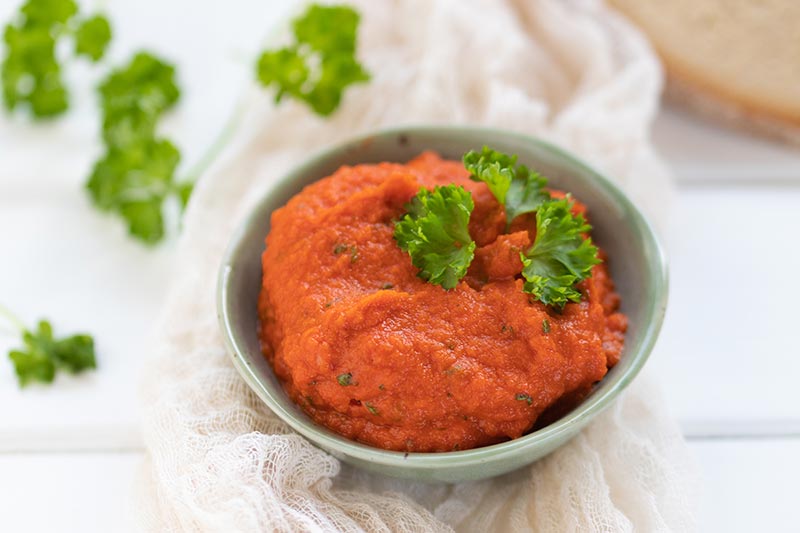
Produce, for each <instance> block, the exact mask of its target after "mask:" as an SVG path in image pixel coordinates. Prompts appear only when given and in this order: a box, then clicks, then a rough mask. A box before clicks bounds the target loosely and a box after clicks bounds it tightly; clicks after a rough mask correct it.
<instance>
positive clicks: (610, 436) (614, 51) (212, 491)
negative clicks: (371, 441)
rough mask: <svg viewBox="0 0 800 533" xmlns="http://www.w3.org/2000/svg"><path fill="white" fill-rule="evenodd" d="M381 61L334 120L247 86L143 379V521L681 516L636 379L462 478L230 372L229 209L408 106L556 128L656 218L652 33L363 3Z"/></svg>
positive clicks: (669, 524)
mask: <svg viewBox="0 0 800 533" xmlns="http://www.w3.org/2000/svg"><path fill="white" fill-rule="evenodd" d="M354 4H355V6H356V8H357V9H358V10H359V12H360V13H361V15H362V23H361V28H360V42H359V53H360V56H361V58H362V60H363V61H364V63H365V64H366V66H367V68H368V69H369V70H370V71H371V73H372V80H371V81H370V82H369V83H367V84H363V85H358V86H355V87H353V88H351V89H350V90H348V91H347V93H346V95H345V98H344V101H343V103H342V106H341V108H340V109H339V110H338V111H337V112H336V113H335V114H334V115H333V116H332V117H330V118H329V119H326V120H323V119H320V118H318V117H315V116H314V115H313V114H312V113H311V112H309V110H308V109H307V108H305V107H304V106H302V105H300V104H296V103H293V102H288V101H287V102H283V103H281V104H280V105H278V106H274V105H273V103H272V99H271V96H270V95H268V94H266V93H265V92H264V91H258V92H257V93H256V96H254V97H251V98H250V99H249V100H247V102H248V103H247V104H246V116H247V118H246V120H245V123H244V125H242V126H241V128H240V129H239V132H238V134H237V136H236V138H235V141H234V143H233V145H232V146H233V147H232V148H231V150H229V153H228V157H226V158H224V160H223V163H221V164H219V165H218V168H217V169H216V171H215V172H213V173H212V174H210V175H208V176H207V177H206V178H204V179H203V180H201V182H200V183H199V184H198V186H197V189H196V192H195V193H194V196H193V198H192V202H191V205H190V207H189V210H188V212H187V214H186V218H185V226H184V230H183V235H182V242H181V246H180V250H179V258H178V261H179V263H178V267H179V271H180V273H181V274H180V276H179V277H178V278H177V279H176V280H175V282H174V284H173V286H172V289H171V292H170V294H169V297H168V301H167V304H166V306H165V309H164V311H163V316H162V318H161V321H160V327H159V330H158V333H157V335H156V342H155V349H154V351H155V354H154V356H153V357H152V358H151V360H150V361H149V363H148V365H147V368H146V371H145V376H144V379H143V394H142V402H143V421H142V422H143V431H144V438H145V441H146V444H147V450H148V454H147V460H146V464H145V466H144V468H143V471H142V475H141V476H140V477H141V479H140V480H139V483H138V489H139V490H138V491H137V493H138V496H139V497H138V499H137V503H138V509H137V515H138V516H139V517H140V518H142V519H143V522H144V523H143V526H144V527H145V528H146V529H148V530H152V531H225V532H230V531H248V532H249V531H332V530H340V531H365V530H366V531H451V530H456V531H490V530H496V531H505V530H509V531H528V530H535V531H559V532H561V531H609V532H619V531H633V530H637V531H648V532H650V531H687V530H693V529H694V509H693V507H694V502H695V494H694V485H693V473H692V467H691V461H690V460H689V456H688V452H687V449H686V446H685V443H684V442H683V440H682V438H681V436H680V432H679V430H678V427H677V426H676V424H675V423H674V422H673V421H671V419H670V418H669V416H668V415H667V414H666V413H665V412H664V411H663V409H662V407H661V402H660V400H659V399H658V398H656V397H654V394H653V388H652V386H650V385H643V383H644V382H645V381H646V379H643V378H642V377H640V378H639V379H638V380H637V382H636V383H634V385H633V386H632V387H631V388H630V389H629V390H628V391H627V393H626V394H624V396H623V397H622V398H621V399H619V400H618V401H617V402H616V403H615V404H614V405H613V406H612V407H611V408H609V409H608V410H607V411H606V412H605V413H603V414H602V415H601V416H600V417H598V419H597V420H596V421H595V422H594V423H592V424H591V425H590V426H589V427H588V428H587V429H586V430H584V431H583V432H582V433H581V434H580V435H579V436H578V437H576V438H575V439H573V440H572V441H571V442H569V443H568V444H567V445H565V446H564V447H562V448H561V449H559V450H558V451H556V452H555V453H553V454H552V455H550V456H548V457H547V458H545V459H543V460H541V461H539V462H538V463H536V464H534V465H532V466H531V467H528V468H525V469H522V470H520V471H517V472H514V473H511V474H508V475H505V476H501V477H498V478H494V479H490V480H484V481H478V482H470V483H462V484H458V485H424V484H419V483H413V482H408V481H400V480H393V479H388V478H384V477H380V476H376V475H372V474H367V473H365V472H362V471H359V470H355V469H353V468H351V467H348V466H346V465H343V464H340V462H339V461H338V460H336V459H334V458H333V457H331V456H329V455H328V454H326V453H325V452H323V451H321V450H319V449H317V448H315V447H314V446H312V445H311V444H309V442H308V441H306V440H305V439H304V438H303V437H301V436H299V435H297V434H295V433H293V432H292V431H291V430H290V429H289V428H288V427H287V426H286V425H285V424H284V423H283V422H281V421H280V420H279V419H278V418H277V417H276V416H275V415H273V414H272V412H270V411H269V409H267V408H266V407H265V406H264V405H263V403H262V402H261V401H260V400H259V399H258V398H257V397H256V396H255V394H253V393H252V392H251V391H250V390H249V389H248V387H247V385H246V384H245V383H244V381H243V380H242V379H240V378H239V376H238V374H237V372H236V370H235V369H234V368H233V366H232V364H231V363H230V361H229V358H228V354H227V353H226V351H225V348H224V346H223V342H222V339H221V334H220V330H219V327H218V325H217V317H216V312H215V285H216V275H217V268H218V265H219V261H220V258H221V256H222V253H223V250H224V248H225V246H226V245H227V242H228V239H229V237H230V235H231V232H232V230H233V228H234V227H235V226H236V225H237V224H238V223H239V222H240V221H241V220H242V219H243V216H244V215H245V214H246V212H247V211H248V207H249V206H252V205H253V204H254V202H255V201H256V200H258V199H259V198H260V197H262V195H263V194H264V193H265V192H266V191H267V190H268V189H269V188H270V186H271V184H273V183H274V182H275V180H276V179H278V178H280V177H281V176H282V175H283V174H284V173H285V172H286V171H287V170H288V169H289V168H291V167H292V166H294V165H296V164H298V163H300V162H302V161H304V160H305V159H306V158H308V157H309V155H310V154H311V153H312V152H316V151H318V150H320V149H323V148H325V147H328V146H330V145H332V144H334V143H337V142H340V141H342V140H344V139H346V138H348V137H351V136H353V135H357V134H360V133H363V132H366V131H370V130H374V129H376V128H381V127H388V126H396V125H399V124H410V123H417V124H475V125H486V126H494V127H498V128H503V129H508V130H516V131H520V132H524V133H528V134H532V135H536V136H540V137H544V138H548V139H550V140H551V141H554V142H556V143H558V144H561V145H562V146H565V147H566V148H568V149H571V150H573V151H575V152H577V153H579V154H581V155H582V156H583V157H584V158H586V159H587V160H589V161H590V162H591V163H593V164H594V165H596V166H598V167H599V168H601V169H602V170H604V171H606V172H607V173H608V174H609V175H611V176H613V177H615V179H617V180H618V182H619V183H620V184H621V185H622V187H624V188H625V189H626V190H627V191H628V192H629V194H631V195H632V196H633V197H634V199H635V200H636V201H637V202H638V203H639V205H641V206H643V207H644V208H645V210H648V211H649V212H650V214H651V215H652V216H654V217H655V218H656V219H659V218H660V217H662V216H663V209H665V206H666V205H667V202H666V201H665V200H666V199H667V198H668V197H669V193H670V186H669V180H668V179H667V178H666V176H665V174H664V172H663V171H662V170H661V168H660V166H659V165H658V163H657V161H656V160H655V158H654V157H653V155H652V153H651V150H650V148H649V147H648V131H649V125H650V122H651V119H652V117H653V114H654V112H655V110H656V108H657V103H658V93H659V90H660V85H661V75H660V70H659V67H658V64H657V61H656V59H655V58H654V56H653V53H652V52H651V50H650V48H649V47H648V46H647V44H646V43H645V42H644V41H643V39H642V38H641V37H640V36H639V34H638V33H636V32H635V31H634V30H633V29H632V28H631V27H629V26H628V25H626V24H625V23H624V22H623V21H622V20H620V19H619V18H617V17H616V16H614V15H613V14H612V13H610V12H609V11H607V10H606V9H605V7H604V6H603V5H602V4H601V3H600V2H599V1H594V0H585V1H577V0H572V1H566V0H528V1H525V0H503V1H499V0H498V1H490V0H438V1H430V0H393V1H381V2H377V1H374V0H373V1H370V0H360V1H357V2H354Z"/></svg>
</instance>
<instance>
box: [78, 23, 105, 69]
mask: <svg viewBox="0 0 800 533" xmlns="http://www.w3.org/2000/svg"><path fill="white" fill-rule="evenodd" d="M110 41H111V24H109V22H108V19H107V18H105V17H104V16H102V15H95V16H93V17H90V18H88V19H86V20H84V21H83V22H81V24H80V26H78V28H77V29H76V30H75V55H79V56H81V55H82V56H86V57H88V58H89V59H91V60H92V61H99V60H100V59H101V58H102V57H103V55H104V54H105V53H106V48H107V47H108V43H109V42H110Z"/></svg>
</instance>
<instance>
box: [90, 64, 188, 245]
mask: <svg viewBox="0 0 800 533" xmlns="http://www.w3.org/2000/svg"><path fill="white" fill-rule="evenodd" d="M99 93H100V99H101V102H102V110H103V141H104V143H105V145H106V152H105V154H104V155H103V157H102V158H101V159H100V160H98V161H97V162H96V163H95V166H94V170H93V171H92V174H91V176H90V177H89V180H88V182H87V183H86V187H87V189H88V190H89V193H90V195H91V197H92V200H93V201H94V204H95V205H96V206H97V207H99V208H100V209H102V210H105V211H110V212H113V213H116V214H117V215H119V216H121V217H122V218H123V219H124V220H125V221H126V222H127V225H128V230H129V232H130V234H131V235H132V236H134V237H136V238H138V239H140V240H142V241H144V242H145V243H147V244H154V243H156V242H158V241H160V240H161V239H162V238H163V237H164V216H163V209H164V204H165V202H166V201H167V200H169V199H170V198H175V199H177V200H178V202H179V203H180V204H181V205H182V206H185V204H186V202H187V201H188V198H189V195H190V194H191V191H192V186H193V184H192V183H191V182H181V183H178V182H176V180H175V179H174V174H175V169H176V167H177V166H178V162H179V161H180V151H179V150H178V148H177V147H176V146H175V145H174V144H173V143H172V142H171V141H169V140H167V139H163V138H160V137H159V136H158V134H157V131H156V130H157V126H158V122H159V120H160V119H161V116H162V115H163V114H164V112H166V111H167V110H169V109H170V108H172V107H173V106H174V105H175V103H176V102H177V101H178V99H179V97H180V89H179V88H178V86H177V84H176V82H175V67H174V66H172V65H171V64H169V63H167V62H165V61H163V60H161V59H159V58H158V57H156V56H155V55H153V54H150V53H147V52H139V53H137V54H136V55H135V56H134V57H133V59H132V60H131V62H130V63H129V64H128V65H127V66H125V67H123V68H120V69H117V70H115V71H113V72H111V74H110V75H109V76H108V77H107V78H106V79H105V80H104V81H103V82H102V84H101V85H100V88H99Z"/></svg>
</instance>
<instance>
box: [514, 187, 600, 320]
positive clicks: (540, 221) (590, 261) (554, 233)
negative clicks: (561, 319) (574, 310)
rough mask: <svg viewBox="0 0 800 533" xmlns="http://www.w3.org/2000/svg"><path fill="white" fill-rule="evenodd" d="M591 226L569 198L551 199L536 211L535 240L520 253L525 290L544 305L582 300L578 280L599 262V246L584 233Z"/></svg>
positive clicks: (590, 272)
mask: <svg viewBox="0 0 800 533" xmlns="http://www.w3.org/2000/svg"><path fill="white" fill-rule="evenodd" d="M591 229H592V227H591V226H590V225H589V224H587V223H586V221H585V220H584V218H583V215H581V214H580V213H578V214H575V213H573V212H572V202H571V201H570V199H569V198H562V199H560V200H549V201H547V202H545V203H543V204H542V205H541V206H539V209H537V211H536V240H535V241H534V243H533V246H531V247H530V249H528V250H527V251H526V252H524V253H521V254H520V257H521V259H522V264H523V265H524V268H523V269H522V275H523V277H524V278H525V280H526V281H525V285H524V288H523V290H524V291H525V292H527V293H530V294H532V295H533V297H534V298H536V299H537V300H540V301H541V302H542V303H543V304H545V305H551V306H553V307H556V308H558V309H563V308H564V305H566V303H567V302H568V301H569V302H579V301H580V300H581V293H580V292H579V291H578V290H577V289H576V288H575V284H576V283H578V282H579V281H582V280H584V279H586V278H588V277H589V276H591V274H592V267H593V266H594V265H596V264H598V263H600V259H598V257H597V247H596V246H594V245H593V244H592V239H591V238H590V237H584V234H585V233H588V232H589V231H590V230H591Z"/></svg>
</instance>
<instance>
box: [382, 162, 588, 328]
mask: <svg viewBox="0 0 800 533" xmlns="http://www.w3.org/2000/svg"><path fill="white" fill-rule="evenodd" d="M463 161H464V166H465V167H466V168H467V170H469V171H470V174H471V178H472V179H473V180H474V181H481V182H484V183H486V185H487V187H488V188H489V190H490V191H491V193H492V194H493V195H494V197H495V198H496V199H497V201H498V202H499V203H500V205H502V206H503V207H504V208H505V210H506V230H508V227H509V226H510V225H511V223H512V222H513V220H514V219H515V218H516V217H518V216H519V215H522V214H525V213H532V212H535V213H536V238H535V240H534V243H533V245H532V246H531V247H530V248H529V249H528V250H527V251H525V252H522V253H521V254H520V258H521V259H522V264H523V270H522V276H523V278H524V279H525V283H524V285H523V291H524V292H527V293H529V294H530V295H531V297H532V298H533V299H536V300H539V301H541V302H542V303H543V304H545V305H550V306H552V307H555V308H557V309H563V307H564V305H566V303H567V302H578V301H580V299H581V293H580V292H579V291H578V290H577V289H576V288H575V285H576V284H577V283H579V282H580V281H582V280H584V279H586V278H588V277H589V276H591V273H592V267H593V266H594V265H596V264H598V263H600V259H599V258H598V257H597V251H598V250H597V247H596V246H594V245H593V244H592V240H591V239H590V238H589V237H585V234H586V233H588V232H589V231H590V230H591V226H590V225H589V224H588V223H587V222H586V220H585V219H584V218H583V215H581V214H579V213H578V214H576V213H573V211H572V201H571V199H570V198H569V197H567V198H562V199H553V198H551V197H550V193H548V192H547V191H546V190H545V189H544V186H545V185H546V183H547V180H546V179H545V178H544V177H542V176H540V175H539V174H538V173H536V172H535V171H532V170H530V169H529V168H527V167H525V166H524V165H518V164H517V157H516V156H510V155H507V154H504V153H501V152H498V151H495V150H491V149H490V148H488V147H486V146H484V147H483V150H482V151H481V152H480V153H478V152H468V153H467V154H465V155H464V159H463ZM473 208H474V203H473V200H472V196H471V195H470V193H469V192H467V191H466V190H464V189H463V188H462V187H458V186H456V185H447V186H444V187H436V188H435V189H434V190H433V192H430V191H428V190H427V189H424V188H423V189H422V190H420V192H419V193H418V194H417V195H416V196H415V197H414V198H413V199H412V201H411V203H409V204H408V205H407V206H406V209H407V211H408V213H407V214H406V215H405V216H404V217H403V218H402V219H401V220H400V221H398V222H397V223H396V224H395V231H394V238H395V240H396V241H397V243H398V245H399V246H400V248H402V249H403V250H405V251H406V252H408V254H409V255H410V256H411V262H412V264H413V265H414V266H415V267H417V268H418V269H419V270H420V272H419V276H420V277H421V278H423V279H425V280H427V281H429V282H431V283H435V284H437V285H441V286H442V287H444V288H445V289H452V288H453V287H455V286H456V284H457V283H458V281H459V280H460V279H461V278H463V277H464V276H465V275H466V273H467V269H468V268H469V265H470V263H471V262H472V259H473V257H474V251H475V242H474V241H473V240H472V238H471V237H470V235H469V231H468V226H469V219H470V215H471V213H472V210H473ZM549 330H550V325H549V323H548V322H545V323H544V324H543V331H544V333H547V332H548V331H549Z"/></svg>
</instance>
